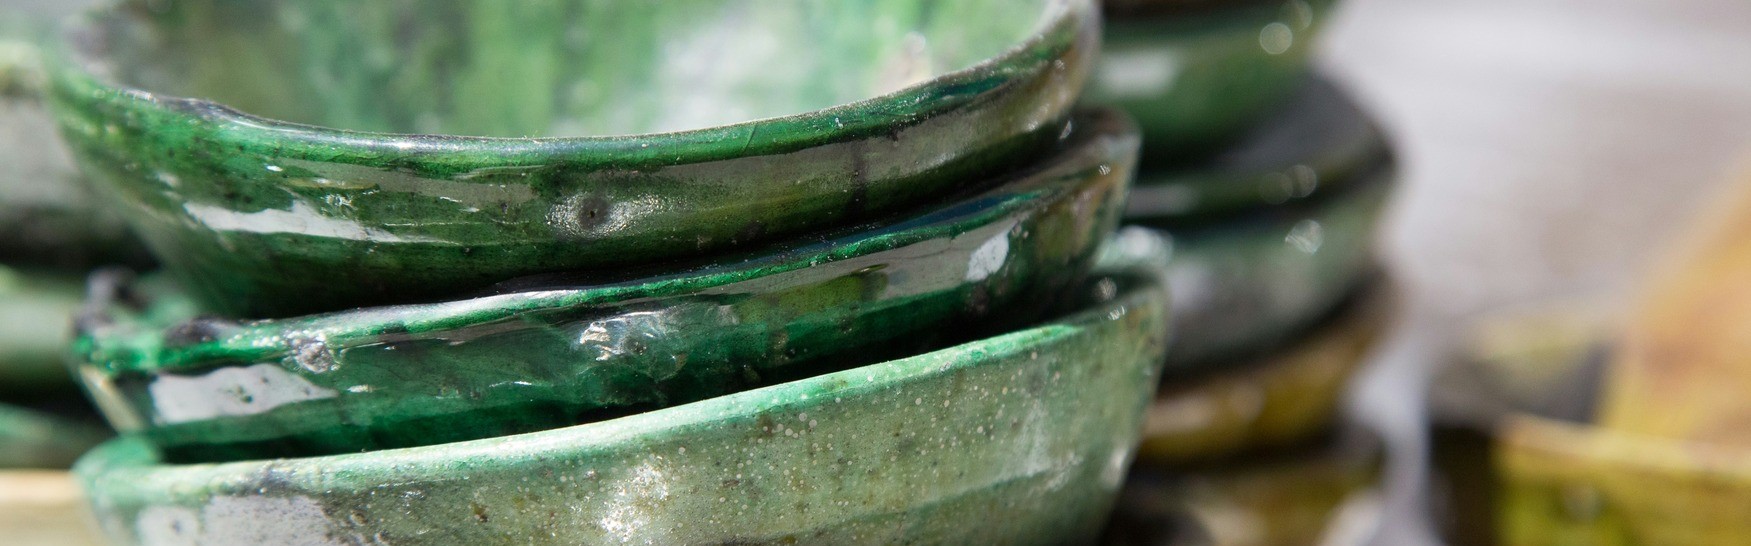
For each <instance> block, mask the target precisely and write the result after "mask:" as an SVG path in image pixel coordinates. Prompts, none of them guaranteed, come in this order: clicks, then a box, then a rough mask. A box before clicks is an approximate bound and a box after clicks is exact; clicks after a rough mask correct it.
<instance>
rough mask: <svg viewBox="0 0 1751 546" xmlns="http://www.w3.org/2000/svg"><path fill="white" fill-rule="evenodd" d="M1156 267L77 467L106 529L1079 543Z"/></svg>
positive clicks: (122, 537) (1126, 386)
mask: <svg viewBox="0 0 1751 546" xmlns="http://www.w3.org/2000/svg"><path fill="white" fill-rule="evenodd" d="M1154 276H1157V273H1155V272H1148V273H1142V274H1139V275H1135V276H1128V277H1125V278H1124V279H1123V280H1122V282H1121V284H1120V286H1122V288H1119V289H1118V290H1116V292H1114V294H1116V296H1114V297H1112V299H1110V300H1107V301H1105V303H1100V304H1089V305H1084V306H1080V308H1081V309H1082V311H1080V312H1077V313H1074V314H1072V315H1069V316H1066V317H1064V318H1062V319H1059V320H1056V321H1053V322H1051V323H1048V324H1045V325H1042V326H1038V327H1034V328H1028V329H1024V330H1020V331H1017V332H1014V333H1011V334H1007V335H1004V336H1000V337H995V338H989V339H985V340H981V341H978V342H974V343H970V344H966V345H961V346H957V347H953V348H950V349H946V350H943V351H938V352H934V353H929V354H925V355H921V356H916V357H912V358H908V359H903V360H897V361H891V362H884V363H880V364H875V365H870V366H865V367H861V368H857V369H854V370H848V371H844V372H839V373H834V374H828V375H823V376H819V377H815V378H810V379H805V380H800V381H795V382H790V383H785V384H782V385H777V386H773V387H769V388H763V389H758V390H752V391H746V392H741V393H736V394H732V395H728V396H724V397H719V398H714V399H711V400H707V401H703V402H700V403H697V404H690V405H687V406H681V407H675V408H668V409H664V410H657V411H653V412H648V413H641V414H638V415H633V416H629V417H626V418H622V419H616V420H612V421H607V422H602V423H597V424H591V425H582V426H577V427H570V428H565V429H558V430H552V431H546V432H539V433H532V434H524V435H517V436H512V437H505V438H496V439H490V440H481V441H474V442H463V443H456V444H448V445H444V446H436V447H424V448H412V449H406V450H393V451H380V452H372V453H358V454H348V455H338V456H329V457H315V458H301V459H289V460H277V461H243V462H236V463H226V464H217V465H185V466H178V465H161V464H158V463H156V462H154V461H153V459H152V456H151V453H152V452H151V451H150V450H147V449H144V448H143V446H142V445H141V444H139V443H138V440H137V439H135V440H128V441H123V442H119V443H114V444H110V445H108V446H105V447H103V448H100V449H99V450H98V451H97V452H96V453H95V454H94V455H92V456H91V457H89V458H88V459H87V460H86V462H85V463H84V464H82V465H81V467H80V468H79V469H78V470H77V473H78V474H79V476H80V477H81V479H82V480H84V482H85V484H86V486H87V487H88V488H89V492H90V493H91V496H92V498H93V505H94V507H95V508H96V510H97V512H98V514H99V519H100V521H104V522H106V525H105V529H106V532H107V533H109V536H110V538H111V539H112V540H116V541H119V542H122V543H129V542H136V541H138V540H139V536H138V535H137V534H136V526H134V525H131V524H130V523H131V522H135V521H137V520H138V519H140V518H141V517H144V516H145V515H148V514H151V513H153V512H154V511H159V510H166V509H169V510H175V509H181V508H185V507H186V508H187V509H190V510H197V509H199V507H203V506H206V505H207V504H208V503H209V502H210V500H211V499H213V498H217V497H253V498H265V499H278V498H293V499H301V498H312V499H316V501H317V502H318V503H320V505H321V507H322V508H323V510H322V512H323V514H325V518H326V522H325V523H326V525H325V526H323V527H317V528H314V529H300V530H298V531H296V532H299V533H309V534H314V535H318V536H330V537H339V538H340V539H342V540H346V541H351V542H360V543H371V542H381V543H387V544H398V545H403V546H407V545H425V544H473V543H500V542H515V543H547V544H617V543H629V544H723V543H761V544H764V543H788V542H791V541H796V542H798V543H822V544H845V543H943V544H965V543H991V542H995V543H1016V544H1021V543H1042V544H1058V543H1066V542H1073V541H1076V540H1079V539H1082V538H1086V537H1088V536H1093V534H1094V533H1096V532H1097V531H1098V529H1099V527H1100V525H1101V524H1102V522H1103V521H1104V520H1105V518H1106V514H1107V511H1108V509H1109V508H1110V507H1111V505H1112V498H1113V496H1114V495H1115V494H1116V493H1117V483H1116V481H1113V480H1110V479H1106V478H1108V477H1109V476H1112V475H1115V474H1119V475H1122V474H1123V466H1125V465H1126V464H1127V461H1128V460H1129V458H1130V455H1129V453H1128V452H1129V451H1130V448H1129V447H1128V446H1130V445H1133V444H1134V443H1135V442H1136V441H1137V430H1138V427H1139V425H1140V424H1141V414H1142V410H1143V408H1144V406H1145V405H1146V404H1147V402H1148V399H1149V397H1150V394H1151V393H1152V392H1153V390H1154V385H1155V380H1156V379H1157V376H1158V371H1159V370H1158V366H1159V365H1160V362H1161V360H1160V358H1161V355H1162V351H1163V350H1164V348H1165V336H1166V323H1165V320H1166V300H1167V298H1166V294H1165V293H1164V292H1163V291H1161V290H1160V289H1159V288H1156V287H1149V286H1148V284H1147V282H1142V281H1141V279H1146V278H1152V277H1154ZM1091 284H1095V283H1091ZM1081 288H1087V286H1084V287H1079V289H1078V290H1077V291H1076V292H1078V293H1081V294H1098V293H1099V292H1098V291H1092V290H1082V289H1081ZM1115 467H1118V470H1117V471H1115ZM200 517H202V518H204V519H203V520H202V521H199V522H198V523H199V524H201V525H204V526H207V527H212V526H214V525H217V524H221V523H224V522H220V521H217V520H218V519H219V518H222V517H226V516H221V515H215V514H211V513H204V512H203V513H201V514H200ZM998 520H1000V521H1002V522H1004V524H1003V525H995V526H993V525H969V524H968V522H971V521H998ZM264 528H266V529H273V530H274V532H292V531H286V530H284V529H279V528H276V527H272V526H264ZM250 538H253V539H256V540H263V541H268V542H274V541H277V540H288V539H289V537H286V538H282V537H276V536H259V535H258V536H251V537H250Z"/></svg>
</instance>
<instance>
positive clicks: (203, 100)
mask: <svg viewBox="0 0 1751 546" xmlns="http://www.w3.org/2000/svg"><path fill="white" fill-rule="evenodd" d="M1098 31H1099V21H1098V13H1097V8H1096V7H1095V6H1094V5H1093V3H1092V1H1091V0H1065V1H1057V0H1052V1H1048V0H1024V1H1023V2H1019V3H1018V2H1016V1H1014V0H949V1H924V0H894V1H883V2H815V1H809V0H734V1H722V0H671V1H664V2H624V1H621V0H541V1H529V2H515V3H512V4H504V3H501V2H488V1H481V0H436V1H434V0H424V1H413V0H393V1H380V2H368V3H359V2H352V1H347V0H311V1H291V0H265V1H260V2H238V1H234V0H123V1H122V2H121V5H120V6H119V7H117V8H114V9H110V10H107V11H102V12H100V13H98V14H97V15H95V16H93V17H90V18H88V19H86V20H85V21H84V22H83V23H82V24H78V25H74V26H73V27H72V28H71V29H70V30H69V32H68V34H67V38H66V40H64V41H63V45H65V46H66V47H57V48H52V49H51V50H50V54H49V55H47V58H48V59H49V60H48V62H46V65H47V66H48V72H49V88H50V93H49V95H50V98H51V100H50V104H51V105H52V106H53V107H54V108H53V110H54V112H55V116H56V120H57V122H58V124H59V126H60V129H61V133H62V136H63V137H64V138H65V139H66V140H67V141H68V142H69V144H70V146H71V148H72V150H73V152H74V155H75V156H76V158H77V159H78V161H79V163H80V165H81V167H82V168H83V169H84V171H85V172H86V173H87V175H88V176H89V177H90V178H91V179H92V180H93V181H94V183H95V184H96V185H97V186H98V187H100V188H101V190H102V191H101V193H102V195H103V196H104V197H105V198H106V200H107V201H108V202H109V203H110V204H111V205H113V206H115V207H116V208H117V209H119V210H121V211H122V212H123V213H124V215H125V216H126V220H127V221H128V224H129V225H130V226H131V227H133V228H134V229H135V231H136V232H137V233H139V234H140V236H141V237H142V238H143V239H144V240H145V242H146V244H147V245H148V246H149V247H150V248H151V250H152V251H153V253H154V254H155V255H156V256H157V257H158V258H159V259H160V260H162V261H163V263H164V265H165V267H166V268H167V269H168V270H170V271H171V272H172V273H174V274H175V275H177V276H178V277H179V278H180V279H181V280H182V281H184V283H185V284H186V285H188V286H190V287H191V288H192V289H194V290H196V291H197V296H198V297H199V298H200V299H201V300H202V301H203V303H204V304H206V305H207V306H208V307H210V308H211V309H214V310H216V311H220V312H223V313H225V314H228V315H230V316H235V317H283V316H290V315H296V314H302V313H310V312H320V311H332V310H339V309H346V308H353V307H360V306H368V305H378V304H385V303H411V302H420V301H436V300H441V299H445V298H450V297H454V296H455V295H456V294H458V293H461V292H465V291H468V290H474V289H479V288H482V287H484V286H487V285H490V284H492V283H494V282H498V281H503V280H506V279H509V278H512V277H517V276H521V275H528V274H537V273H544V272H550V271H561V270H577V269H587V270H593V271H599V272H612V271H614V270H616V269H618V268H621V267H624V266H629V265H642V264H646V263H651V262H658V261H664V260H672V259H683V258H687V259H690V258H695V257H697V256H699V255H700V254H703V253H712V252H718V251H723V250H726V249H729V248H732V247H742V246H746V245H748V244H751V243H756V242H770V241H774V240H782V239H785V238H790V237H796V236H799V235H802V234H805V233H809V232H815V231H818V230H822V229H827V228H833V227H843V226H847V225H854V224H857V223H859V222H863V221H868V220H871V219H875V218H879V217H881V216H883V215H886V214H889V213H894V212H897V211H903V210H910V209H912V208H914V207H916V206H918V205H920V204H922V203H928V202H931V201H932V200H934V199H939V198H941V197H943V196H944V195H946V194H948V193H951V192H954V191H956V190H964V189H968V188H969V186H972V185H976V184H978V183H979V182H982V181H986V180H989V179H990V177H991V176H993V175H996V174H1000V173H1001V172H1003V171H1006V170H1008V169H1010V168H1013V167H1015V166H1016V165H1018V164H1021V163H1024V162H1025V161H1026V159H1028V158H1031V157H1034V156H1035V155H1036V154H1038V153H1041V152H1042V150H1044V149H1046V148H1048V147H1049V146H1050V145H1051V144H1052V142H1053V141H1054V139H1055V138H1057V137H1058V136H1059V135H1061V134H1062V133H1063V132H1064V131H1065V129H1066V123H1067V122H1068V118H1069V111H1070V108H1071V106H1072V105H1073V103H1074V102H1075V101H1076V98H1077V95H1078V93H1079V92H1080V89H1081V87H1082V84H1083V82H1084V80H1085V79H1086V74H1087V72H1088V71H1089V65H1090V63H1091V62H1092V58H1093V56H1094V54H1095V51H1096V49H1097V44H1098V39H1099V36H1098V35H1097V33H1098ZM185 97H186V98H185Z"/></svg>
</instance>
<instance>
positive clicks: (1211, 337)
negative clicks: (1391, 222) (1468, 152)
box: [1127, 161, 1396, 375]
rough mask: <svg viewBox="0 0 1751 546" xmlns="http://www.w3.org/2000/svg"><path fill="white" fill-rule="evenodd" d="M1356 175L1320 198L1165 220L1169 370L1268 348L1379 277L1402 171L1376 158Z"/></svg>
mask: <svg viewBox="0 0 1751 546" xmlns="http://www.w3.org/2000/svg"><path fill="white" fill-rule="evenodd" d="M1358 176H1361V177H1363V179H1362V180H1359V181H1356V182H1346V183H1344V184H1345V185H1347V186H1349V187H1347V188H1344V189H1342V190H1341V191H1337V192H1333V193H1327V194H1324V195H1322V196H1318V197H1317V198H1314V199H1310V200H1306V201H1299V202H1294V203H1285V204H1283V205H1280V206H1276V207H1271V208H1267V209H1261V210H1254V211H1250V212H1247V213H1245V214H1239V215H1235V216H1234V217H1231V218H1228V219H1226V220H1224V221H1222V222H1218V223H1213V224H1206V225H1199V226H1195V227H1187V226H1179V227H1166V228H1164V233H1167V234H1168V235H1169V237H1170V239H1171V241H1172V244H1173V261H1172V267H1171V268H1170V270H1169V273H1168V275H1169V280H1170V285H1171V286H1172V289H1173V294H1174V302H1175V306H1174V334H1175V338H1174V347H1173V350H1172V351H1170V352H1169V355H1168V368H1167V369H1168V371H1167V373H1168V374H1169V375H1180V374H1186V373H1196V372H1198V371H1200V370H1206V369H1209V368H1210V367H1211V366H1215V365H1219V364H1221V363H1224V362H1231V361H1234V360H1235V359H1238V358H1243V357H1245V356H1248V355H1258V354H1263V353H1265V352H1267V351H1270V350H1271V349H1274V348H1276V347H1278V346H1280V345H1281V344H1282V343H1284V342H1285V341H1287V340H1288V339H1289V338H1290V337H1291V336H1293V335H1295V334H1297V333H1300V332H1304V331H1306V330H1307V329H1308V328H1310V327H1312V325H1313V324H1314V323H1315V322H1316V321H1318V320H1319V319H1321V318H1323V317H1325V316H1327V315H1329V314H1330V313H1331V312H1332V311H1333V310H1334V309H1336V308H1337V307H1338V305H1339V304H1340V303H1341V302H1342V301H1343V299H1344V297H1345V296H1347V295H1349V294H1351V293H1354V292H1355V290H1356V289H1357V287H1358V286H1360V285H1362V284H1365V283H1367V282H1369V281H1370V280H1371V279H1373V278H1374V277H1375V268H1376V265H1375V261H1374V253H1373V246H1374V240H1375V225H1376V224H1377V223H1378V220H1379V218H1380V216H1381V213H1382V211H1383V210H1384V208H1385V205H1386V203H1387V197H1388V196H1389V195H1390V194H1391V190H1392V188H1393V187H1394V186H1396V180H1395V178H1396V174H1395V172H1394V169H1393V166H1392V163H1391V162H1390V161H1379V162H1376V163H1375V164H1374V165H1373V166H1372V167H1371V168H1370V169H1368V170H1366V171H1364V172H1363V173H1360V174H1358ZM1127 221H1128V222H1130V223H1133V224H1137V225H1142V226H1151V227H1153V225H1152V223H1151V222H1150V220H1149V219H1147V218H1129V219H1127ZM1169 225H1171V224H1169Z"/></svg>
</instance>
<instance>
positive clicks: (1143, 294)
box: [73, 244, 1170, 503]
mask: <svg viewBox="0 0 1751 546" xmlns="http://www.w3.org/2000/svg"><path fill="white" fill-rule="evenodd" d="M1165 249H1166V245H1165V244H1142V245H1135V244H1134V245H1128V248H1126V249H1120V252H1118V253H1117V254H1120V255H1119V256H1117V257H1115V256H1114V255H1113V254H1115V253H1113V252H1107V253H1105V255H1103V257H1102V266H1101V270H1100V271H1098V272H1096V274H1095V276H1094V277H1093V278H1104V279H1109V280H1118V281H1121V284H1120V285H1119V286H1118V287H1117V288H1116V289H1115V290H1111V291H1105V290H1104V289H1103V290H1097V291H1096V292H1097V293H1098V292H1106V293H1107V297H1104V298H1096V299H1095V300H1094V301H1091V302H1090V301H1085V302H1084V303H1082V304H1080V305H1077V306H1075V307H1073V308H1070V309H1068V310H1067V312H1064V313H1062V314H1060V315H1058V316H1057V317H1055V318H1052V319H1048V320H1047V321H1045V322H1043V323H1041V324H1037V325H1034V326H1031V327H1027V328H1023V329H1020V330H1016V331H1013V332H1009V333H1005V334H1000V335H996V336H992V337H987V338H984V339H979V340H974V341H970V342H967V343H962V344H959V345H954V346H950V347H946V348H942V349H938V350H935V351H930V352H926V353H923V354H919V355H915V356H911V357H906V358H900V359H895V360H889V361H885V362H878V363H875V364H870V365H867V366H861V367H856V368H851V369H848V370H842V371H838V372H832V373H827V374H822V375H817V376H813V377H808V378H804V379H798V380H795V381H789V382H785V383H779V384H776V385H769V386H765V387H760V388H756V389H750V390H746V391H742V392H737V393H732V394H728V395H724V396H718V397H714V398H709V399H705V400H701V401H697V402H690V403H687V404H681V405H676V406H672V407H668V408H662V409H656V410H651V411H647V412H642V413H637V414H633V415H628V416H624V417H619V418H615V419H609V420H605V421H597V422H591V423H583V424H578V425H572V426H567V427H560V428H554V429H548V430H542V431H536V432H528V433H522V434H513V435H508V436H500V437H494V438H483V439H477V440H465V441H459V442H450V443H443V444H436V445H429V446H417V447H405V448H391V449H382V450H373V451H366V452H358V453H342V454H333V455H318V456H308V457H293V458H273V459H251V460H243V461H231V462H217V463H212V462H208V463H186V464H174V463H165V462H164V461H163V459H162V457H161V455H160V453H159V452H158V450H157V449H155V448H154V447H152V445H151V443H150V442H148V441H147V440H146V439H144V438H142V437H140V436H138V435H136V434H123V435H121V436H118V437H116V438H114V439H112V440H109V441H107V442H104V443H103V444H101V445H99V446H97V447H96V448H94V449H92V450H91V451H89V452H87V453H86V454H85V455H84V456H83V457H81V458H80V460H79V461H78V462H77V463H75V464H74V467H73V473H74V474H75V475H76V476H78V477H79V478H80V479H81V481H82V482H85V483H86V484H87V485H86V492H87V494H88V495H90V496H91V497H92V498H94V500H95V501H96V502H99V503H101V502H103V501H102V497H104V495H99V494H95V493H94V492H93V487H92V485H91V484H93V483H95V481H96V480H103V481H108V480H111V479H113V478H114V476H113V475H112V474H113V473H115V472H124V473H127V474H129V475H130V478H129V479H128V480H126V481H127V482H130V483H132V484H133V485H131V486H130V487H131V488H136V490H139V489H138V488H142V487H145V488H151V487H154V486H153V485H152V484H153V483H156V484H159V485H167V484H174V483H183V482H186V481H188V480H191V479H192V480H199V481H201V482H202V483H206V482H207V480H209V479H221V477H224V476H234V477H242V476H250V475H258V474H259V473H260V469H262V468H264V467H271V468H273V469H274V470H275V471H276V472H280V471H287V474H288V475H290V474H292V472H289V471H293V470H297V469H299V468H304V469H309V470H312V471H317V473H318V474H327V475H335V474H337V473H344V474H347V475H349V476H350V477H354V478H372V477H381V478H385V479H399V480H406V479H408V478H409V477H410V476H413V475H421V474H425V475H431V474H434V473H448V472H450V471H452V470H454V468H453V466H452V465H450V463H452V462H454V461H458V460H464V459H478V460H482V461H491V462H492V465H494V466H502V467H512V466H516V465H520V464H540V463H541V462H543V461H551V460H553V459H554V458H555V457H561V456H563V455H562V454H565V453H572V454H588V453H596V452H602V451H606V450H611V449H613V446H616V445H621V444H625V443H627V442H632V441H636V440H637V439H638V438H641V437H645V436H647V435H649V434H652V433H656V432H660V431H685V430H695V429H706V428H710V426H711V425H712V423H714V422H719V421H723V420H726V419H733V418H740V417H751V416H756V415H759V414H763V413H769V412H774V411H793V410H797V409H799V408H804V407H807V406H809V405H812V404H821V403H829V402H828V397H829V396H831V397H835V398H838V399H842V398H845V397H854V396H862V395H869V394H874V393H879V392H883V391H886V390H888V389H891V388H896V387H897V386H905V385H912V384H916V383H919V382H925V381H931V380H933V379H936V378H943V377H949V376H951V375H952V373H953V372H956V371H958V370H963V369H971V368H977V367H980V366H985V365H988V364H990V363H992V362H994V361H1000V360H1002V359H1004V358H1005V357H1012V356H1021V355H1037V354H1038V352H1039V351H1040V348H1041V347H1047V346H1051V345H1056V344H1063V343H1072V342H1075V341H1076V340H1078V339H1082V338H1084V337H1086V336H1091V335H1102V336H1117V335H1121V334H1123V333H1124V332H1126V331H1127V330H1122V329H1103V328H1101V326H1103V325H1105V324H1108V323H1116V322H1122V321H1125V320H1127V318H1128V317H1131V316H1134V315H1137V314H1139V313H1149V312H1154V313H1157V314H1158V315H1159V317H1160V320H1162V321H1165V320H1166V318H1167V316H1168V312H1169V309H1170V303H1169V300H1170V299H1169V296H1168V294H1167V288H1166V286H1165V285H1164V284H1162V279H1163V278H1164V277H1163V276H1162V275H1163V274H1162V272H1161V271H1159V269H1160V267H1161V266H1162V264H1164V263H1165V261H1166V259H1167V257H1166V255H1165ZM1138 332H1139V333H1137V334H1135V335H1136V336H1137V337H1138V338H1139V340H1140V342H1141V340H1142V339H1144V338H1155V339H1158V340H1163V339H1165V337H1166V335H1167V333H1166V332H1165V331H1153V330H1150V331H1144V330H1138ZM1163 347H1165V345H1163ZM1029 359H1030V360H1031V359H1032V357H1029ZM1138 363H1139V364H1141V365H1147V366H1154V367H1156V369H1157V370H1158V369H1159V365H1160V360H1159V359H1156V358H1139V359H1138ZM1150 377H1154V376H1153V375H1151V376H1150ZM836 402H837V400H835V401H834V402H832V403H836Z"/></svg>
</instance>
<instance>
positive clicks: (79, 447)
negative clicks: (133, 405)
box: [0, 404, 110, 469]
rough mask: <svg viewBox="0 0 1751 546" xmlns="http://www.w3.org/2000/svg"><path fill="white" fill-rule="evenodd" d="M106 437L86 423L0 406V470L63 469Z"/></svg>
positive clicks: (105, 433) (102, 432)
mask: <svg viewBox="0 0 1751 546" xmlns="http://www.w3.org/2000/svg"><path fill="white" fill-rule="evenodd" d="M109 436H110V434H109V432H108V431H105V430H104V429H103V428H101V427H98V426H95V425H92V424H89V423H84V422H80V421H75V420H72V419H67V418H63V417H59V416H56V415H53V414H49V413H44V412H41V411H36V410H32V409H29V408H22V407H18V406H13V405H8V404H0V469H7V468H66V467H68V466H70V465H72V464H73V459H76V458H78V457H79V455H80V454H82V453H85V450H87V449H90V448H91V446H94V445H97V443H98V442H101V441H103V440H104V439H105V438H108V437H109Z"/></svg>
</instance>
